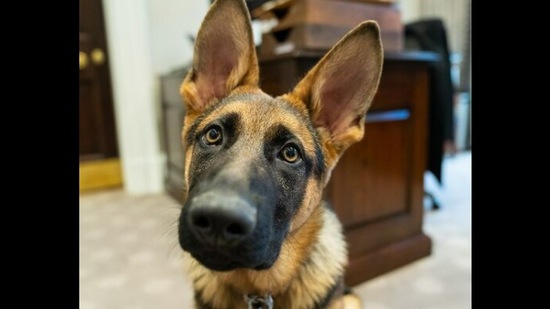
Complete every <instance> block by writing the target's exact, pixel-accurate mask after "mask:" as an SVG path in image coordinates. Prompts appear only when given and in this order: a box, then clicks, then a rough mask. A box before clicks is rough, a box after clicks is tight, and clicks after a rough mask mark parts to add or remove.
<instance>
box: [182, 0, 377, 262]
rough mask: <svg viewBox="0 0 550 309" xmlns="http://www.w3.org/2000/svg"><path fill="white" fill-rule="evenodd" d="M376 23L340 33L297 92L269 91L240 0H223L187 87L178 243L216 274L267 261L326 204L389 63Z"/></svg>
mask: <svg viewBox="0 0 550 309" xmlns="http://www.w3.org/2000/svg"><path fill="white" fill-rule="evenodd" d="M382 55H383V53H382V46H381V42H380V35H379V29H378V25H377V24H376V23H375V22H373V21H367V22H364V23H362V24H360V25H358V26H357V27H356V28H355V29H353V30H352V31H350V32H349V33H348V34H347V35H346V36H345V37H344V38H343V39H342V40H340V41H339V42H338V43H337V44H336V45H335V46H334V47H333V48H332V49H331V50H330V51H329V52H328V53H327V54H326V55H325V56H324V57H323V58H322V59H321V60H320V61H319V63H318V64H317V65H316V66H315V67H314V68H312V69H311V70H310V71H309V73H308V74H307V75H306V76H305V77H304V78H303V79H302V80H301V81H300V82H299V83H298V85H297V86H296V87H295V89H294V90H293V91H291V92H290V93H287V94H285V95H283V96H280V97H276V98H273V97H271V96H269V95H267V94H265V93H264V92H262V91H261V90H260V89H259V88H258V80H259V70H258V62H257V57H256V52H255V47H254V42H253V36H252V30H251V26H250V16H249V14H248V10H247V8H246V5H245V2H244V1H242V0H217V1H215V2H214V4H213V5H212V6H211V8H210V10H209V11H208V13H207V15H206V17H205V19H204V21H203V24H202V26H201V28H200V30H199V33H198V36H197V40H196V43H195V50H194V60H193V66H192V69H191V71H190V72H189V73H188V75H187V76H186V78H185V80H184V82H183V84H182V86H181V90H180V91H181V94H182V96H183V98H184V101H185V105H186V116H185V120H184V127H183V132H182V139H183V144H184V149H185V177H184V179H185V187H186V188H185V192H186V201H185V204H184V207H183V209H182V212H181V215H180V219H179V241H180V245H181V247H182V248H183V249H184V250H186V251H188V252H189V253H190V254H191V255H192V256H193V257H194V258H195V259H196V260H198V261H199V262H200V263H201V264H203V265H204V266H206V267H207V268H210V269H212V270H217V271H227V270H233V269H237V268H248V269H256V270H261V269H267V268H270V267H271V266H272V265H273V263H274V262H275V261H276V260H277V259H278V257H279V255H280V251H281V247H282V245H283V243H284V242H285V241H286V239H287V238H289V235H292V233H294V232H295V231H296V230H298V229H300V227H301V226H302V225H303V224H304V222H306V221H307V219H308V218H309V217H310V215H311V214H312V213H313V212H314V210H315V209H316V208H317V207H319V205H320V204H321V192H322V189H323V187H324V186H325V185H326V183H327V182H328V180H329V177H330V173H331V171H332V169H333V167H334V166H335V164H336V162H337V161H338V158H339V157H340V156H341V155H342V153H343V151H344V150H345V149H346V148H347V147H348V146H350V145H351V144H352V143H354V142H356V141H359V140H360V139H361V138H362V137H363V130H364V120H365V115H366V111H367V109H368V107H369V105H370V103H371V101H372V98H373V97H374V94H375V92H376V90H377V88H378V83H379V79H380V74H381V68H382Z"/></svg>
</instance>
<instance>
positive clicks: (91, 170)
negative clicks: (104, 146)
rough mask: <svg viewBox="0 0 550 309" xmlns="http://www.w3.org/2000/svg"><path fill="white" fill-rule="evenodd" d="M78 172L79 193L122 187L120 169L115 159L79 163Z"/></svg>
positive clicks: (117, 160)
mask: <svg viewBox="0 0 550 309" xmlns="http://www.w3.org/2000/svg"><path fill="white" fill-rule="evenodd" d="M79 171H80V191H81V192H84V191H89V190H94V189H103V188H111V187H120V186H121V185H122V169H121V165H120V160H119V159H117V158H116V159H105V160H93V161H86V162H81V163H80V166H79Z"/></svg>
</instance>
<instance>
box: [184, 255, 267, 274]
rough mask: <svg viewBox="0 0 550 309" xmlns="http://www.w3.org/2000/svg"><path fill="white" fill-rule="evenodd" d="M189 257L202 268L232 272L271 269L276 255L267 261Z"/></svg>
mask: <svg viewBox="0 0 550 309" xmlns="http://www.w3.org/2000/svg"><path fill="white" fill-rule="evenodd" d="M191 256H192V257H193V258H194V259H195V260H197V261H198V262H199V263H200V264H201V265H203V266H204V267H206V268H208V269H210V270H213V271H232V270H236V269H253V270H265V269H269V268H271V266H273V264H274V263H275V261H276V260H277V257H278V254H277V255H275V256H274V257H270V258H268V259H261V260H260V259H250V260H247V261H243V260H240V261H239V260H232V259H231V257H228V256H225V255H219V254H216V253H212V254H206V255H202V254H193V253H191Z"/></svg>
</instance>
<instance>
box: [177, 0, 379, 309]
mask: <svg viewBox="0 0 550 309" xmlns="http://www.w3.org/2000/svg"><path fill="white" fill-rule="evenodd" d="M382 55H383V54H382V48H381V43H380V35H379V29H378V26H377V24H376V23H375V22H372V21H371V22H365V23H363V24H361V25H359V26H358V27H356V28H355V29H354V30H353V31H351V32H350V33H348V34H347V35H346V36H345V37H344V38H343V39H342V40H341V41H340V42H339V43H337V44H336V46H335V47H334V48H333V49H332V50H331V51H329V52H328V53H327V55H326V56H325V57H323V59H322V60H321V61H319V63H318V64H317V65H316V66H315V67H314V68H313V69H312V70H311V71H310V72H309V73H308V74H307V75H306V77H305V78H304V79H303V80H302V81H301V82H300V83H299V84H298V85H297V86H296V88H295V89H294V90H293V91H292V92H290V93H288V94H286V95H283V96H281V97H278V98H275V99H273V98H271V97H269V96H268V95H266V94H265V93H263V92H262V91H261V90H260V89H259V88H258V80H259V70H258V64H257V58H256V53H255V47H254V44H253V40H252V32H251V27H250V17H249V14H248V11H247V9H246V6H245V3H244V1H242V0H217V1H215V2H214V4H213V5H212V6H211V8H210V10H209V12H208V13H207V15H206V17H205V20H204V22H203V25H202V26H201V29H200V31H199V34H198V37H197V42H196V44H195V57H194V60H193V68H192V70H191V72H190V73H189V74H188V75H187V76H186V78H185V79H184V82H183V83H182V86H181V88H180V93H181V95H182V97H183V98H184V103H185V105H186V116H185V119H184V126H183V130H182V136H181V137H182V142H183V143H184V145H185V162H184V164H185V175H184V180H185V186H186V187H185V188H184V191H185V194H187V190H188V188H187V185H188V180H189V173H190V171H189V170H190V165H191V158H192V154H193V151H194V149H193V145H186V144H185V140H186V136H187V135H188V134H189V130H190V128H191V125H192V124H193V123H194V122H195V121H196V120H197V118H198V117H199V115H200V114H201V113H202V112H203V111H205V110H206V109H207V108H209V107H211V106H213V105H214V104H216V103H217V102H219V101H220V100H222V99H223V98H224V97H226V96H231V95H236V94H244V95H245V96H246V98H247V99H245V100H242V101H234V102H231V103H229V104H226V105H223V106H222V107H219V108H218V109H216V110H215V111H213V112H212V113H211V114H210V115H209V116H207V117H206V118H205V119H203V120H202V122H201V123H200V124H198V127H197V128H198V131H199V132H200V131H201V130H202V129H204V128H205V126H206V125H208V124H209V123H210V122H211V120H213V119H217V118H218V117H221V116H223V115H225V114H228V113H233V112H234V113H238V114H239V115H240V116H241V122H242V125H241V126H242V127H243V128H245V129H244V132H241V136H240V138H239V140H238V141H237V142H236V143H235V144H234V145H233V146H232V149H234V150H235V151H238V152H239V156H238V159H237V160H235V161H234V162H231V163H230V164H231V166H230V167H229V170H230V171H231V170H232V169H235V170H243V169H246V168H249V166H248V162H250V160H249V159H250V158H253V157H254V156H257V155H259V153H260V152H261V151H262V137H263V136H264V135H265V134H266V133H267V132H269V130H270V129H271V128H272V127H273V126H275V125H278V124H283V125H285V126H286V127H288V128H289V129H290V130H291V131H292V132H294V133H295V135H296V136H297V138H298V139H300V143H301V144H302V145H303V148H304V151H305V152H306V153H307V154H308V155H309V156H311V157H312V158H315V157H316V154H315V140H314V138H313V136H311V133H310V131H309V129H308V127H307V126H306V125H305V124H304V123H303V120H302V119H300V117H296V116H295V115H294V114H293V113H291V112H289V111H288V110H287V109H285V108H284V107H283V104H287V105H291V106H293V107H294V108H295V109H296V110H297V111H298V112H299V113H300V114H301V115H302V116H303V117H309V115H312V122H313V124H314V126H315V131H316V134H317V137H318V138H319V140H320V143H321V149H322V152H323V156H324V164H325V168H326V171H327V172H326V174H325V175H324V178H323V179H321V180H320V181H319V180H316V179H314V178H313V177H310V179H308V182H307V185H306V192H305V195H304V200H303V201H302V204H301V205H300V207H299V209H298V211H297V213H296V214H295V215H294V217H293V218H292V221H291V222H290V228H289V235H288V236H287V238H286V239H285V240H284V242H283V245H282V248H281V251H280V254H279V257H278V259H277V260H276V261H275V263H274V264H273V266H272V267H271V268H269V269H267V270H262V271H256V270H250V269H237V270H232V271H227V272H216V271H212V270H209V269H207V268H205V267H204V266H202V265H201V264H199V263H198V262H197V261H196V260H194V259H193V258H192V257H191V256H190V255H189V254H188V253H185V257H186V261H187V266H188V273H189V276H190V278H191V279H192V280H193V285H194V289H195V291H196V292H197V293H198V294H200V297H201V298H202V299H203V300H205V301H207V302H208V303H211V304H212V305H213V307H214V308H216V309H223V308H228V309H229V308H231V309H233V308H236V309H238V308H246V303H245V301H244V295H246V294H257V295H266V294H270V295H272V296H273V297H274V299H275V308H285V309H288V308H292V309H300V308H304V309H307V308H311V307H312V306H313V305H314V304H315V303H316V302H318V301H321V300H323V299H324V297H325V296H326V295H327V292H328V290H329V289H330V288H331V287H332V286H334V285H335V284H336V283H337V282H335V280H338V279H339V277H340V276H341V275H342V274H343V272H344V267H345V266H346V265H347V250H346V244H345V241H344V238H343V234H342V227H341V224H340V222H339V221H338V219H337V218H336V215H335V214H334V213H333V212H331V211H328V210H327V209H326V208H325V207H324V205H323V204H322V189H323V188H324V186H325V185H326V183H327V182H328V181H329V179H330V174H331V170H332V169H333V168H334V166H335V165H336V163H337V162H338V159H339V158H340V156H341V155H342V153H343V152H344V150H345V149H346V148H347V147H349V146H350V145H351V144H352V143H354V142H357V141H358V140H360V139H361V138H362V137H363V131H364V117H365V114H366V111H367V109H368V107H369V105H370V103H371V101H372V99H373V97H374V94H375V93H376V89H377V87H378V82H379V78H380V74H381V67H382ZM226 68H229V69H230V70H228V71H226V70H225V69H226ZM348 71H349V72H351V73H350V75H349V76H353V78H356V79H353V78H352V79H350V77H349V76H347V75H345V74H346V72H348ZM365 71H368V72H367V74H364V72H365ZM342 72H344V77H345V78H344V79H346V78H347V79H348V80H349V81H350V82H349V83H351V84H352V85H351V86H353V87H351V88H357V89H355V90H356V91H351V92H350V93H349V96H347V97H346V100H347V101H348V102H349V105H346V112H345V113H340V114H338V115H337V116H335V117H337V118H336V119H335V120H334V121H333V122H332V123H331V124H328V125H327V124H325V123H324V122H323V117H324V116H326V113H327V110H325V109H324V100H325V99H326V98H325V97H324V96H326V95H327V94H326V87H327V85H329V86H333V85H336V86H338V85H339V83H340V84H344V86H346V87H347V86H350V85H347V84H346V83H342V82H341V81H339V80H338V78H336V79H335V78H333V75H335V76H342V74H343V73H342ZM352 73H353V74H352ZM348 80H346V81H348ZM330 89H331V88H330V87H329V90H330ZM324 91H325V92H324ZM328 95H329V98H330V95H331V93H330V91H329V93H328ZM262 98H265V99H266V100H270V102H271V103H270V104H260V101H262ZM255 100H256V101H255ZM330 112H332V111H330ZM237 174H238V173H235V175H237ZM235 177H237V176H235ZM358 306H359V307H358ZM328 308H330V309H336V308H345V309H356V308H360V303H358V298H353V296H350V295H346V296H344V297H340V296H339V295H337V296H336V297H335V299H332V300H331V302H330V303H329V305H328Z"/></svg>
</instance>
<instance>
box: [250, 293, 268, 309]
mask: <svg viewBox="0 0 550 309" xmlns="http://www.w3.org/2000/svg"><path fill="white" fill-rule="evenodd" d="M245 300H246V302H247V304H248V309H273V297H271V295H267V296H265V297H261V296H258V295H245Z"/></svg>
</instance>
